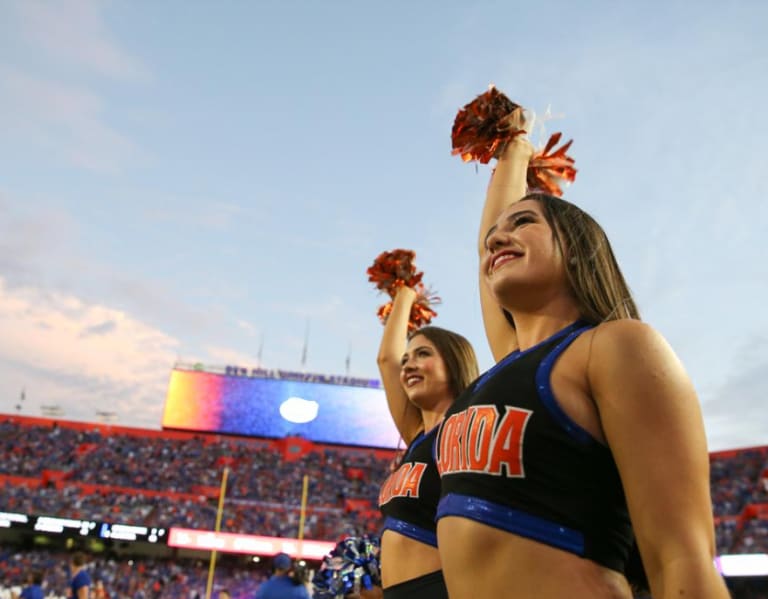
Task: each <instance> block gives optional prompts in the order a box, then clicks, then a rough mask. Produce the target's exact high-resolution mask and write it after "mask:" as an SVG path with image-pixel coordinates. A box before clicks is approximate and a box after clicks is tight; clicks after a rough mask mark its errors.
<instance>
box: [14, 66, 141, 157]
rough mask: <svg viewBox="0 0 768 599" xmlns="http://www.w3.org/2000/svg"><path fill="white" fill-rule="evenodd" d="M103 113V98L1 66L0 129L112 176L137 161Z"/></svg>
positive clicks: (131, 147) (134, 152)
mask: <svg viewBox="0 0 768 599" xmlns="http://www.w3.org/2000/svg"><path fill="white" fill-rule="evenodd" d="M104 113H105V107H104V103H103V101H102V99H101V98H100V97H99V96H98V95H96V94H94V93H93V92H91V91H89V90H87V89H85V88H82V87H78V86H76V85H71V84H67V83H63V82H58V81H53V80H49V79H41V78H38V77H34V76H31V75H27V74H25V73H22V72H20V71H18V70H16V69H13V68H7V67H6V68H0V129H3V130H4V131H6V132H10V133H12V134H14V138H15V139H18V140H23V143H24V144H30V143H31V144H34V145H37V146H42V147H43V148H45V150H47V152H48V153H50V154H53V155H54V156H55V157H56V158H59V159H63V160H64V161H65V162H68V163H70V164H73V165H75V166H78V167H81V168H86V169H90V170H96V171H107V172H114V171H119V170H121V169H122V168H123V166H124V165H125V164H126V163H128V162H130V161H133V160H135V159H136V158H137V157H138V154H139V151H138V148H137V146H136V145H135V144H134V143H133V142H132V141H131V140H130V139H128V138H127V137H126V136H125V135H123V134H122V133H120V132H119V131H117V130H116V129H115V128H113V127H111V126H110V125H109V124H108V123H107V119H106V117H105V114H104Z"/></svg>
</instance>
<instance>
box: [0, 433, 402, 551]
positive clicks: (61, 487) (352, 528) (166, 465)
mask: <svg viewBox="0 0 768 599" xmlns="http://www.w3.org/2000/svg"><path fill="white" fill-rule="evenodd" d="M0 440H2V445H1V446H0V474H8V475H13V476H21V477H25V478H33V479H34V478H38V477H43V476H44V473H45V472H50V471H55V472H57V473H61V474H63V476H62V480H61V483H59V484H57V485H55V486H54V485H42V486H41V487H40V488H34V489H32V488H28V487H26V486H24V485H17V484H6V485H5V488H4V489H3V491H2V493H3V497H4V498H6V500H5V507H6V509H7V510H9V511H18V512H25V513H32V514H46V515H55V516H73V517H81V518H88V519H94V520H105V521H127V522H131V523H134V522H140V523H143V524H146V525H149V526H158V527H165V528H168V527H171V526H180V527H187V528H199V529H209V530H210V529H212V528H213V527H214V522H215V518H216V509H217V502H216V501H215V496H214V497H210V496H209V497H206V496H205V494H203V493H201V491H200V489H201V488H203V489H205V488H208V489H209V490H211V489H213V490H214V491H215V492H217V491H218V485H219V483H220V477H221V473H222V470H223V465H224V464H226V465H228V466H229V467H230V475H229V483H228V487H227V493H226V497H227V500H228V501H227V502H226V504H225V509H224V513H223V517H222V529H223V530H232V531H238V532H244V533H251V534H263V535H267V536H280V537H295V536H296V535H297V533H298V522H299V508H300V501H301V494H302V478H303V474H305V473H308V474H309V475H310V476H309V477H308V480H309V487H308V495H309V499H310V502H309V508H308V512H307V520H306V524H305V530H304V534H305V535H306V536H307V537H309V538H316V539H323V540H334V539H336V538H338V537H339V535H342V534H350V533H353V532H360V533H362V532H374V531H375V530H376V529H377V528H378V525H379V522H378V519H377V518H375V517H374V518H372V517H371V514H372V512H373V510H374V509H375V504H376V497H377V494H378V487H379V485H380V481H382V480H383V479H384V478H385V476H386V472H387V470H388V468H389V465H390V462H391V459H388V458H377V457H375V456H374V455H373V454H372V453H370V452H357V451H353V450H347V451H344V450H340V449H330V448H323V449H321V450H320V451H313V452H309V453H307V454H306V455H304V456H302V457H301V458H299V459H297V460H294V461H286V460H284V459H283V456H282V453H281V452H280V451H279V450H278V449H275V448H274V447H272V446H271V445H270V444H269V443H268V442H264V441H257V440H248V439H220V440H216V441H213V442H212V441H211V440H210V439H204V438H202V437H191V438H189V439H163V438H151V437H150V438H148V437H136V436H131V435H127V434H112V435H109V436H102V435H101V434H100V433H99V432H98V431H75V430H73V429H68V428H65V427H59V426H54V427H52V428H49V427H43V426H25V425H22V424H19V423H14V422H7V421H6V422H3V423H0ZM80 485H98V491H97V492H92V491H90V490H88V491H86V490H84V489H83V488H82V487H81V486H80ZM115 487H119V488H122V489H133V490H135V493H131V494H129V493H126V492H123V491H122V490H121V489H115ZM142 491H144V492H143V493H142ZM147 491H151V492H154V491H162V492H169V491H170V492H172V493H174V494H175V495H173V496H162V495H156V494H154V493H147ZM348 500H352V502H349V501H348ZM374 513H375V512H374Z"/></svg>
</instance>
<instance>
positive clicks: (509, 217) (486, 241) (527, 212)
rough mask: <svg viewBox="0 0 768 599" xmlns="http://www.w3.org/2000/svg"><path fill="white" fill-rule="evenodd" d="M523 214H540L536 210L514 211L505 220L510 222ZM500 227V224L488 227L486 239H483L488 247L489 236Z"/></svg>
mask: <svg viewBox="0 0 768 599" xmlns="http://www.w3.org/2000/svg"><path fill="white" fill-rule="evenodd" d="M523 214H532V215H533V216H536V217H538V216H539V214H538V212H536V211H534V210H518V211H517V212H513V213H512V214H510V215H509V216H507V218H505V219H504V222H506V223H508V222H511V221H514V220H515V219H516V218H517V217H519V216H522V215H523ZM498 228H499V226H498V225H491V228H490V229H488V232H487V233H486V234H485V239H483V245H484V246H485V248H486V249H487V248H488V238H489V237H490V236H491V235H493V233H494V231H496V229H498Z"/></svg>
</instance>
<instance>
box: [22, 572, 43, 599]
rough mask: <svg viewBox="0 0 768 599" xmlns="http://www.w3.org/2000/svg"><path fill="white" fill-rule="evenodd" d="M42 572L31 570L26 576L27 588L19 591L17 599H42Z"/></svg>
mask: <svg viewBox="0 0 768 599" xmlns="http://www.w3.org/2000/svg"><path fill="white" fill-rule="evenodd" d="M42 584H43V572H42V570H33V571H32V572H30V573H29V575H28V576H27V586H25V587H24V589H23V590H22V591H21V594H20V595H17V596H16V597H17V598H18V599H43V587H42Z"/></svg>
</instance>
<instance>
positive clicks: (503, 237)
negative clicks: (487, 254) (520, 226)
mask: <svg viewBox="0 0 768 599" xmlns="http://www.w3.org/2000/svg"><path fill="white" fill-rule="evenodd" d="M507 242H508V240H507V234H506V233H505V232H504V231H499V230H498V229H495V230H494V231H493V232H492V233H491V234H490V235H488V237H487V238H486V240H485V246H486V247H487V248H488V250H489V251H491V252H494V251H496V250H497V249H498V248H500V247H503V246H504V244H505V243H507Z"/></svg>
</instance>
